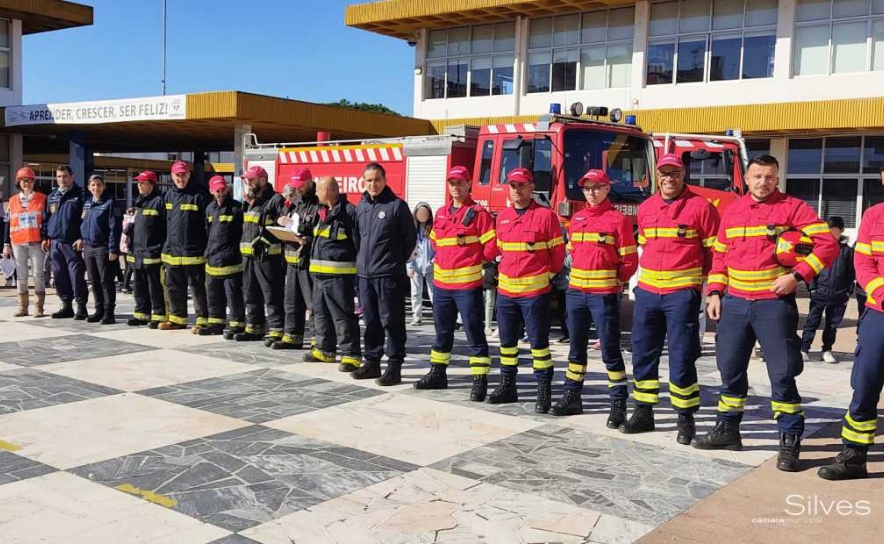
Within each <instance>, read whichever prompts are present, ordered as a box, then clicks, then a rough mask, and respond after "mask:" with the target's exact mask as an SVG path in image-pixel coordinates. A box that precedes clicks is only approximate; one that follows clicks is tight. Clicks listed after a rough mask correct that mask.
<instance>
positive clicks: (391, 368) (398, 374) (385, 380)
mask: <svg viewBox="0 0 884 544" xmlns="http://www.w3.org/2000/svg"><path fill="white" fill-rule="evenodd" d="M374 383H376V384H378V385H380V386H382V387H388V386H390V385H399V384H400V383H402V363H401V362H399V361H396V362H393V361H387V370H386V371H385V372H384V375H383V376H381V377H380V378H378V379H376V380H375V381H374Z"/></svg>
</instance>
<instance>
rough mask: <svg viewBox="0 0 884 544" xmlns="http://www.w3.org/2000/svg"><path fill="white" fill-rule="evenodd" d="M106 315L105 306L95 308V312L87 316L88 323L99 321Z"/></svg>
mask: <svg viewBox="0 0 884 544" xmlns="http://www.w3.org/2000/svg"><path fill="white" fill-rule="evenodd" d="M103 317H104V309H103V308H95V313H94V314H91V315H88V316H87V317H86V323H98V322H99V321H101V319H102V318H103ZM75 319H76V318H75Z"/></svg>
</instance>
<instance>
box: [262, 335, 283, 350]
mask: <svg viewBox="0 0 884 544" xmlns="http://www.w3.org/2000/svg"><path fill="white" fill-rule="evenodd" d="M263 340H264V345H265V346H267V347H268V348H272V347H273V344H275V343H277V342H279V341H280V340H281V339H280V338H277V337H275V336H270V335H269V334H268V335H266V336H265V337H264V338H263Z"/></svg>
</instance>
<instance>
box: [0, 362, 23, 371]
mask: <svg viewBox="0 0 884 544" xmlns="http://www.w3.org/2000/svg"><path fill="white" fill-rule="evenodd" d="M22 368H23V367H20V366H18V365H11V364H9V363H0V372H6V371H7V370H21V369H22Z"/></svg>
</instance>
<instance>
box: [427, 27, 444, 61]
mask: <svg viewBox="0 0 884 544" xmlns="http://www.w3.org/2000/svg"><path fill="white" fill-rule="evenodd" d="M447 36H448V31H447V30H431V31H430V32H428V33H427V58H435V57H444V56H445V55H447V54H448V37H447Z"/></svg>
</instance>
